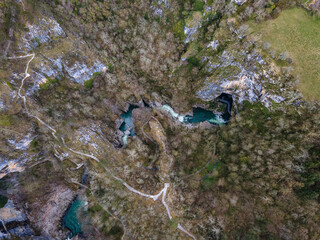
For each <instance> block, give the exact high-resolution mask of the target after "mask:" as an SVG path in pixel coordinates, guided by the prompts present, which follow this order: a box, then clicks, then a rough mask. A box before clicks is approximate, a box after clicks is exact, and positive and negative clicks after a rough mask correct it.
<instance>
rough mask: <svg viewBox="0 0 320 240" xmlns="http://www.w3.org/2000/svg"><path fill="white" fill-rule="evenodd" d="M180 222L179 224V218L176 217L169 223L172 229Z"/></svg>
mask: <svg viewBox="0 0 320 240" xmlns="http://www.w3.org/2000/svg"><path fill="white" fill-rule="evenodd" d="M178 224H179V222H178V220H177V219H174V218H173V219H171V220H170V222H169V225H170V227H171V228H172V229H177V227H178Z"/></svg>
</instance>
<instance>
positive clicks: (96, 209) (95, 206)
mask: <svg viewBox="0 0 320 240" xmlns="http://www.w3.org/2000/svg"><path fill="white" fill-rule="evenodd" d="M88 211H89V213H98V212H102V211H104V210H103V208H102V207H101V206H100V205H99V204H97V203H94V204H93V206H92V207H90V208H88Z"/></svg>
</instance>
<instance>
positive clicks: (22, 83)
mask: <svg viewBox="0 0 320 240" xmlns="http://www.w3.org/2000/svg"><path fill="white" fill-rule="evenodd" d="M28 57H31V58H30V59H29V61H28V62H27V64H26V68H25V72H24V73H25V76H24V78H23V79H22V81H21V85H20V87H19V91H18V97H19V98H22V99H23V104H24V107H25V111H26V113H27V114H28V115H29V116H31V117H33V118H35V119H37V120H38V121H39V122H40V123H41V124H42V125H44V126H45V127H47V128H48V129H49V130H50V131H51V134H52V135H53V137H54V138H55V139H56V140H57V141H58V142H59V143H62V145H63V146H64V147H66V148H67V149H68V150H69V151H70V152H72V153H75V154H79V155H82V156H85V157H89V158H91V159H93V160H95V161H97V162H99V159H98V158H97V157H95V156H93V155H90V154H85V153H82V152H79V151H76V150H73V149H71V148H70V147H68V146H67V145H66V144H65V141H64V139H63V138H62V137H57V136H56V130H55V129H54V128H53V127H51V126H50V125H48V124H47V123H45V122H44V121H42V120H41V119H40V118H39V117H37V116H35V115H33V114H31V113H30V111H29V109H28V107H27V99H26V96H24V95H22V94H21V91H22V88H23V85H24V81H25V80H26V79H27V78H28V77H30V74H29V73H28V70H29V65H30V63H31V61H32V60H33V59H34V57H35V54H34V53H33V54H28V55H24V56H14V57H8V59H22V58H28ZM105 170H106V171H107V172H108V173H109V174H110V175H111V176H112V177H113V178H114V179H115V180H117V181H119V182H121V183H122V184H123V185H124V186H125V187H126V188H127V189H128V190H129V191H131V192H133V193H136V194H138V195H140V196H143V197H147V198H151V199H153V200H154V201H156V200H158V199H159V197H160V196H161V195H162V199H161V202H162V204H163V205H164V207H165V208H166V211H167V214H168V217H169V219H170V220H171V219H172V216H171V213H170V208H169V206H168V205H167V203H166V202H165V198H166V194H167V191H168V188H169V187H170V183H164V188H163V189H162V190H161V191H160V192H159V193H158V194H156V195H150V194H145V193H142V192H140V191H138V190H136V189H134V188H133V187H131V186H130V185H129V184H127V183H126V182H125V181H124V180H122V179H121V178H119V177H116V176H114V175H113V174H112V172H111V170H109V169H108V168H106V167H105ZM178 229H179V230H180V231H182V232H184V233H185V234H187V235H188V236H190V237H191V238H193V239H196V238H195V236H193V235H192V234H191V233H190V232H188V231H187V230H186V229H184V228H183V227H182V226H181V225H180V224H178ZM125 234H126V230H125V229H124V236H123V237H122V239H124V237H125Z"/></svg>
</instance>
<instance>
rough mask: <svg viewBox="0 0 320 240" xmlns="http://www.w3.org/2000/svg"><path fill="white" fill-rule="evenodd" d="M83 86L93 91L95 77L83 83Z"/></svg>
mask: <svg viewBox="0 0 320 240" xmlns="http://www.w3.org/2000/svg"><path fill="white" fill-rule="evenodd" d="M83 86H84V87H85V88H86V89H92V88H93V77H92V78H90V79H89V80H87V81H85V82H84V83H83Z"/></svg>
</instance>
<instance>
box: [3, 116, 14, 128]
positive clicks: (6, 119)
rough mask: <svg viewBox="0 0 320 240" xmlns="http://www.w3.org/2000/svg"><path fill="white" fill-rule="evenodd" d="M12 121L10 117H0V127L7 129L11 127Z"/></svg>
mask: <svg viewBox="0 0 320 240" xmlns="http://www.w3.org/2000/svg"><path fill="white" fill-rule="evenodd" d="M12 123H13V120H12V116H9V115H0V126H1V127H7V126H10V125H12Z"/></svg>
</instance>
